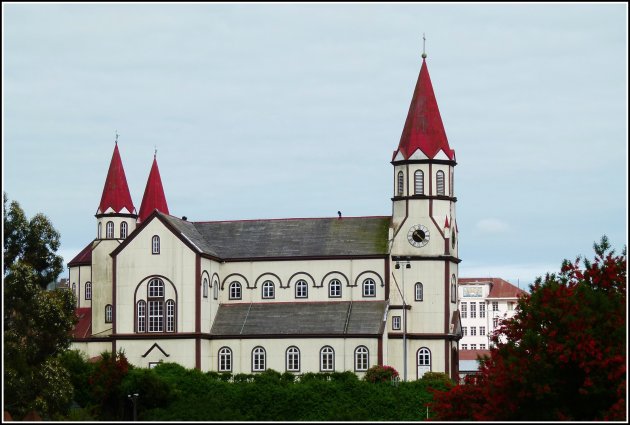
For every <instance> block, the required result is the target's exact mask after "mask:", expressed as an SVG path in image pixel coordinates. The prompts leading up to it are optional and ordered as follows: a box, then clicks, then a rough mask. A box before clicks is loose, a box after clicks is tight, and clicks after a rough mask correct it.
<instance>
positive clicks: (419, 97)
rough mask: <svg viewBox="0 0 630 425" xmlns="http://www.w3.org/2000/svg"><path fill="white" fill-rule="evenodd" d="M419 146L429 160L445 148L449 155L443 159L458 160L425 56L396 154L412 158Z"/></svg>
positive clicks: (445, 152)
mask: <svg viewBox="0 0 630 425" xmlns="http://www.w3.org/2000/svg"><path fill="white" fill-rule="evenodd" d="M418 149H419V150H420V151H421V152H422V153H423V154H424V155H426V157H427V158H429V159H433V158H435V157H436V156H437V155H438V153H439V152H440V150H442V151H444V154H445V155H446V157H444V159H450V160H455V151H453V150H452V149H451V148H450V147H449V145H448V139H447V138H446V132H445V131H444V125H443V124H442V117H441V116H440V110H439V108H438V104H437V100H436V99H435V93H434V92H433V85H432V84H431V77H430V76H429V69H428V68H427V64H426V60H425V59H422V67H421V68H420V75H419V76H418V82H417V83H416V88H415V90H414V92H413V97H412V98H411V105H410V106H409V113H408V114H407V120H406V121H405V127H404V128H403V132H402V135H401V137H400V143H399V145H398V149H397V150H396V152H394V157H396V154H397V153H398V152H400V153H402V155H403V157H404V159H409V157H411V156H412V155H413V154H414V153H415V152H416V151H417V150H418Z"/></svg>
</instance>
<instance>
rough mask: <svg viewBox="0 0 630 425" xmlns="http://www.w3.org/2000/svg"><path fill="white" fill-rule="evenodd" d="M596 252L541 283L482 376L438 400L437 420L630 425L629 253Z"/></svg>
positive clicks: (498, 341) (498, 335)
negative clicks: (629, 357) (629, 348)
mask: <svg viewBox="0 0 630 425" xmlns="http://www.w3.org/2000/svg"><path fill="white" fill-rule="evenodd" d="M594 250H595V258H594V260H593V261H589V260H587V259H581V258H580V257H578V258H577V259H576V260H575V261H574V262H570V261H568V260H565V261H564V262H563V264H562V268H561V271H560V273H559V274H547V275H546V276H545V278H544V279H542V278H540V277H539V278H537V279H536V281H535V282H534V284H533V285H531V286H530V294H527V295H525V296H523V297H521V298H520V299H519V301H518V307H517V311H516V314H515V315H514V316H513V317H512V318H510V319H505V320H503V321H502V322H501V325H500V327H499V328H498V329H497V331H496V332H495V333H494V334H493V335H492V337H491V339H492V342H493V343H494V344H495V347H494V348H492V349H491V352H490V357H487V358H485V359H484V360H482V362H481V367H480V373H479V375H477V376H475V377H473V378H469V379H467V380H466V381H465V382H464V384H461V385H456V386H454V387H453V388H452V389H451V390H450V391H447V392H436V393H435V394H434V398H433V401H432V402H431V403H430V404H429V408H430V409H431V411H432V412H433V414H434V416H433V417H434V419H437V420H475V421H488V420H497V421H509V420H514V421H516V420H527V421H546V420H571V421H592V420H626V399H625V396H626V330H627V328H626V249H625V248H624V251H623V253H622V254H621V255H615V252H614V250H612V249H611V248H610V245H609V242H608V239H607V238H606V236H604V237H602V239H601V241H600V243H599V244H597V243H596V244H595V245H594Z"/></svg>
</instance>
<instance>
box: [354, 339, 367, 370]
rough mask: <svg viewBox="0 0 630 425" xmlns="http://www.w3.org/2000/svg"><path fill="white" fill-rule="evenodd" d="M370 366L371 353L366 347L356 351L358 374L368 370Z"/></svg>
mask: <svg viewBox="0 0 630 425" xmlns="http://www.w3.org/2000/svg"><path fill="white" fill-rule="evenodd" d="M369 366H370V352H369V351H368V349H367V347H365V346H364V345H359V346H358V347H357V348H356V349H355V350H354V370H355V371H356V372H360V371H365V370H368V368H369Z"/></svg>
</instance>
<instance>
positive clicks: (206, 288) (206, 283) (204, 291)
mask: <svg viewBox="0 0 630 425" xmlns="http://www.w3.org/2000/svg"><path fill="white" fill-rule="evenodd" d="M203 297H204V298H208V278H207V277H204V278H203Z"/></svg>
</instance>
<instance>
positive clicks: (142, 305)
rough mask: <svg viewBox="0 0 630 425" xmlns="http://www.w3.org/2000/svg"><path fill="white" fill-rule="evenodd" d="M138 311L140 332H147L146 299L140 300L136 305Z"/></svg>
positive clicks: (137, 326)
mask: <svg viewBox="0 0 630 425" xmlns="http://www.w3.org/2000/svg"><path fill="white" fill-rule="evenodd" d="M136 312H137V325H136V329H137V331H138V332H146V331H147V303H146V301H144V300H140V301H138V304H137V306H136Z"/></svg>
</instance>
